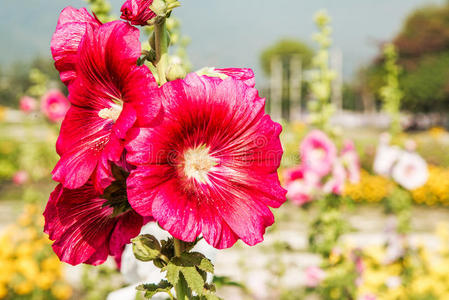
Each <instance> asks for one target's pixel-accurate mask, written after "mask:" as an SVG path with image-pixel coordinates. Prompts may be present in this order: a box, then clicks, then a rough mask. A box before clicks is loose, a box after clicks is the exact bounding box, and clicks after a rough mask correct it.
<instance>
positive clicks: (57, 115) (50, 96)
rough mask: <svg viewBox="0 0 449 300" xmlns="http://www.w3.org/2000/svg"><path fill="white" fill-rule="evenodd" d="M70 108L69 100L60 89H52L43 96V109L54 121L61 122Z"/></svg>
mask: <svg viewBox="0 0 449 300" xmlns="http://www.w3.org/2000/svg"><path fill="white" fill-rule="evenodd" d="M69 108H70V102H69V100H67V98H66V96H64V94H63V93H61V92H60V91H59V90H51V91H49V92H47V93H46V94H45V95H44V96H43V97H42V100H41V111H42V113H43V114H44V115H45V116H46V117H47V118H48V119H49V120H50V121H52V122H55V123H57V122H61V121H62V120H63V119H64V117H65V115H66V113H67V111H68V110H69Z"/></svg>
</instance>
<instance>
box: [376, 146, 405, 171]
mask: <svg viewBox="0 0 449 300" xmlns="http://www.w3.org/2000/svg"><path fill="white" fill-rule="evenodd" d="M401 154H402V150H401V149H400V148H399V147H397V146H390V145H388V144H385V143H380V144H379V146H378V147H377V152H376V157H375V158H374V166H373V170H374V172H375V173H377V174H379V175H382V176H390V175H391V171H392V169H393V166H394V164H395V163H396V161H397V160H398V159H399V157H400V156H401Z"/></svg>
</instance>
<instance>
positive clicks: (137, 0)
mask: <svg viewBox="0 0 449 300" xmlns="http://www.w3.org/2000/svg"><path fill="white" fill-rule="evenodd" d="M151 4H153V0H126V2H125V3H124V4H123V5H122V8H121V9H120V11H121V12H122V15H121V16H120V18H122V19H123V20H127V21H129V22H131V24H133V25H141V26H145V25H148V21H150V20H152V19H153V18H155V17H156V14H155V13H154V12H153V11H152V10H151V9H150V6H151Z"/></svg>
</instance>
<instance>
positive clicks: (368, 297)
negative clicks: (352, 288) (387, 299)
mask: <svg viewBox="0 0 449 300" xmlns="http://www.w3.org/2000/svg"><path fill="white" fill-rule="evenodd" d="M376 299H377V297H376V296H375V295H373V294H365V295H363V296H362V297H359V298H358V300H376Z"/></svg>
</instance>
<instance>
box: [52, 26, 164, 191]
mask: <svg viewBox="0 0 449 300" xmlns="http://www.w3.org/2000/svg"><path fill="white" fill-rule="evenodd" d="M140 54H141V44H140V41H139V31H138V30H137V29H136V28H134V27H132V26H131V25H129V24H127V23H124V22H121V21H115V22H110V23H106V24H104V25H101V26H100V27H98V28H95V26H87V31H86V34H85V35H84V37H83V39H82V41H81V43H80V45H79V49H78V55H77V60H76V74H77V75H76V79H75V80H74V81H73V82H72V83H71V84H70V86H69V100H70V102H71V104H72V106H71V108H70V110H69V111H68V113H67V115H66V118H65V120H64V121H63V123H62V127H61V133H60V135H59V139H58V142H57V145H56V147H57V152H58V153H59V154H60V155H61V159H60V160H59V162H58V164H57V165H56V167H55V169H54V170H53V179H54V180H56V181H59V182H61V183H62V184H63V186H64V187H66V188H70V189H76V188H80V187H81V186H83V185H84V184H85V183H86V182H87V181H88V180H89V178H90V177H91V175H93V177H92V178H93V182H94V184H95V186H96V187H97V188H98V189H99V190H101V189H102V188H104V187H105V186H107V185H108V184H110V182H111V181H112V178H111V170H110V163H109V162H118V161H119V160H120V159H121V158H122V153H123V148H124V139H125V137H126V134H127V132H128V130H129V129H130V128H131V127H133V126H134V125H136V126H152V125H154V124H155V122H157V121H156V120H158V119H159V118H160V115H161V104H160V101H159V100H156V99H155V97H154V95H155V94H156V93H157V89H158V85H157V83H156V81H155V79H154V77H153V75H152V73H151V71H150V70H149V69H148V68H147V67H146V66H141V67H138V66H137V59H138V58H139V56H140ZM143 116H144V117H145V118H144V117H143Z"/></svg>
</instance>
